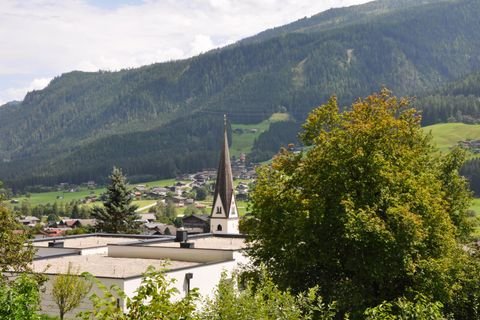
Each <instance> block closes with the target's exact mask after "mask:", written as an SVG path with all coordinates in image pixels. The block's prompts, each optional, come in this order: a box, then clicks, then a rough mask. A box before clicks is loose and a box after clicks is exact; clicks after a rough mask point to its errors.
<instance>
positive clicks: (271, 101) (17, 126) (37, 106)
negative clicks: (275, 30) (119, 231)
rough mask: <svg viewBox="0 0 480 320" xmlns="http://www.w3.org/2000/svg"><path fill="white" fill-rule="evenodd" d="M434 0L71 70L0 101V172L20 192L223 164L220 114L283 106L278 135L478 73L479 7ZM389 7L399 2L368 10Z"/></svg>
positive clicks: (461, 0) (265, 113)
mask: <svg viewBox="0 0 480 320" xmlns="http://www.w3.org/2000/svg"><path fill="white" fill-rule="evenodd" d="M426 2H427V3H426V4H422V5H415V6H408V4H412V3H414V2H413V1H405V2H404V3H405V6H404V7H402V8H401V9H395V10H393V9H392V10H391V11H389V12H388V13H386V14H381V15H374V16H370V18H369V19H368V20H369V21H367V22H364V21H360V20H359V21H360V22H359V23H358V24H354V25H341V26H340V27H335V28H332V29H328V30H325V31H317V32H291V33H286V34H281V35H278V36H275V37H272V38H269V39H266V40H262V41H258V42H255V41H253V42H252V41H250V42H248V41H247V42H246V43H242V41H240V42H239V43H237V44H235V45H232V46H228V47H226V48H223V49H217V50H213V51H211V52H208V53H205V54H202V55H200V56H197V57H193V58H190V59H186V60H179V61H173V62H166V63H160V64H153V65H149V66H144V67H141V68H137V69H131V70H121V71H118V72H96V73H84V72H79V71H75V72H70V73H67V74H64V75H62V76H60V77H57V78H55V79H54V80H52V82H51V83H50V84H49V86H48V87H47V88H45V89H44V90H40V91H35V92H32V93H29V94H28V95H27V96H26V98H25V100H24V101H23V102H22V104H21V105H18V106H15V107H9V106H7V107H6V108H0V159H4V160H5V161H4V162H3V163H1V164H0V179H3V180H6V181H7V182H8V183H9V184H10V185H14V186H18V187H22V186H24V185H27V184H36V183H49V184H52V183H56V182H59V181H62V180H67V181H72V182H79V181H86V180H89V179H91V178H92V177H93V178H98V176H102V175H105V176H106V174H107V173H108V172H109V171H110V169H111V166H112V165H114V164H116V165H120V166H122V167H123V168H124V169H125V170H126V171H127V172H129V175H130V176H132V175H145V174H148V175H152V176H154V178H163V177H165V175H166V174H167V173H168V172H170V175H172V174H174V173H176V172H180V171H190V170H195V169H197V168H199V167H200V166H202V165H204V166H208V167H211V166H215V163H216V153H217V152H216V151H217V149H218V146H219V143H220V141H219V136H220V135H219V136H218V137H217V136H216V133H217V131H218V128H221V126H222V123H223V122H222V120H221V117H222V115H223V113H226V114H228V115H229V119H230V121H232V122H233V123H257V122H260V121H262V120H264V119H267V118H268V117H269V116H270V115H271V114H272V113H274V112H276V111H278V110H285V111H287V112H288V113H289V114H291V115H292V117H293V119H294V120H293V121H290V122H289V123H286V124H282V126H290V127H288V128H285V127H284V128H282V129H280V128H272V130H274V131H275V130H279V131H277V132H278V133H279V132H280V130H283V131H289V132H290V131H291V132H294V131H293V130H291V128H293V127H295V128H298V127H299V123H300V122H302V121H303V119H304V118H305V116H306V115H307V114H308V112H309V111H310V110H311V109H312V108H313V107H315V106H317V105H319V104H321V103H323V102H325V101H326V99H328V97H329V96H331V95H332V94H337V95H338V96H339V98H340V101H341V104H342V105H349V104H350V103H351V102H352V101H353V100H354V99H356V98H357V97H361V96H366V95H368V94H370V93H371V92H373V91H378V90H379V89H380V87H381V86H383V85H386V86H388V87H389V88H391V89H393V90H394V92H395V93H396V94H398V95H416V94H417V93H418V92H424V91H428V90H434V89H435V88H437V87H439V86H441V85H443V84H444V83H446V82H448V81H452V80H455V79H457V78H459V77H462V76H464V75H466V74H468V73H469V72H472V71H480V58H478V57H479V56H480V32H478V31H480V24H479V21H478V19H477V16H478V14H480V4H478V3H476V2H475V1H468V0H455V1H442V2H440V3H437V2H435V3H431V1H426ZM385 3H386V4H388V3H390V4H391V3H395V2H393V1H380V2H373V4H372V3H368V4H366V5H364V6H367V7H363V8H367V9H365V10H366V11H368V10H369V9H368V8H369V7H368V6H373V7H375V5H379V4H380V5H382V4H385ZM358 8H362V6H359V7H357V9H356V10H358ZM347 9H348V8H347ZM349 10H350V11H348V10H347V12H352V10H353V9H349ZM333 12H334V13H335V14H341V13H342V12H345V10H343V11H342V10H339V9H334V11H333ZM338 12H340V13H338ZM327 14H330V15H332V12H330V13H327ZM320 15H321V14H320ZM324 15H325V13H324ZM346 17H348V15H346ZM345 19H346V18H345ZM445 22H449V23H448V24H447V25H446V24H445ZM320 29H321V28H320ZM452 44H453V45H452ZM272 132H273V131H272ZM272 132H268V133H266V135H265V136H267V135H268V134H270V136H273V134H272ZM173 133H174V134H173ZM168 139H171V141H167V140H168ZM284 139H288V140H293V139H295V137H290V139H289V138H288V137H284ZM260 140H262V139H259V141H260ZM267 140H268V139H267ZM270 140H271V139H270ZM262 141H263V142H262V143H264V142H265V139H263V140H262ZM267 142H268V141H267ZM288 142H291V141H283V142H280V144H281V143H288ZM278 147H279V142H278V141H276V142H275V143H273V142H272V143H270V144H269V143H266V145H265V144H262V147H260V146H259V145H258V143H257V146H256V147H255V146H254V152H255V150H256V151H257V152H258V151H260V149H263V150H265V149H268V153H264V154H263V155H262V157H266V156H268V154H270V155H271V154H272V153H274V152H275V150H278ZM182 154H184V155H185V156H184V157H182V156H181V155H182ZM257 158H258V157H257ZM260 158H261V157H260ZM158 159H160V160H158ZM195 159H197V160H198V159H200V160H198V162H197V163H195V161H194V160H195ZM258 160H261V159H258ZM97 180H98V179H97Z"/></svg>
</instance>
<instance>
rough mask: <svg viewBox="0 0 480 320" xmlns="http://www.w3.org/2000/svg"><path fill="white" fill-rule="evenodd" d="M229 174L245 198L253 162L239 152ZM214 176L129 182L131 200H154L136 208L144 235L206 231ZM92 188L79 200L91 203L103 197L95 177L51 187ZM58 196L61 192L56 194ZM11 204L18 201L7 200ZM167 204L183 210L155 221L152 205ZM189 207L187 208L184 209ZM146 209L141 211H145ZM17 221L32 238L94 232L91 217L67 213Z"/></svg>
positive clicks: (237, 194) (252, 176)
mask: <svg viewBox="0 0 480 320" xmlns="http://www.w3.org/2000/svg"><path fill="white" fill-rule="evenodd" d="M231 168H232V175H233V179H234V180H241V181H240V182H239V183H236V186H235V197H236V199H237V201H248V196H249V189H250V184H251V183H252V182H253V181H254V179H255V177H256V172H255V165H247V164H246V163H245V155H244V154H242V155H240V157H238V158H237V159H235V160H232V162H231ZM216 179H217V170H216V169H205V170H203V171H199V172H195V173H189V174H182V175H178V176H177V177H176V178H175V181H176V182H175V183H174V184H172V185H167V186H159V185H148V184H136V185H133V188H132V190H131V195H132V197H134V199H135V200H156V202H155V203H153V204H151V205H148V206H147V207H148V208H147V207H143V208H139V209H142V210H141V211H142V212H141V213H140V212H139V217H140V222H141V223H142V226H143V228H142V229H143V234H144V235H175V233H176V231H177V229H178V228H179V227H182V228H184V229H185V230H187V231H188V233H189V234H200V233H208V232H210V224H209V215H210V207H211V203H210V202H211V201H203V200H206V197H208V196H210V195H213V192H214V190H215V181H216ZM85 187H86V188H88V189H91V190H92V193H91V194H89V195H87V196H85V197H84V198H82V199H81V200H80V202H81V203H82V204H85V205H86V204H92V203H97V202H99V201H103V200H104V195H103V194H95V193H94V192H93V189H95V188H98V185H97V184H96V183H95V181H88V182H87V183H84V184H82V185H81V186H79V185H72V184H69V183H60V184H58V185H57V186H56V187H55V190H56V191H62V192H64V193H65V192H77V191H79V190H81V189H82V188H83V189H84V188H85ZM199 190H203V191H202V192H205V197H200V198H199V197H195V195H198V194H199ZM57 199H59V200H60V199H62V196H61V195H59V196H57ZM11 203H12V204H16V203H18V201H17V200H11ZM167 204H168V205H170V206H173V207H174V208H177V209H179V210H182V209H184V210H182V211H183V212H185V214H179V215H178V219H177V223H176V224H173V223H165V222H163V221H162V222H159V221H158V215H157V214H156V213H155V208H156V207H157V206H159V205H163V206H166V205H167ZM186 208H189V209H191V210H185V209H186ZM146 210H148V212H146V213H145V211H146ZM18 221H19V222H20V223H21V224H22V225H24V226H25V227H26V228H36V231H37V235H36V238H45V237H58V236H64V235H69V234H79V233H83V232H84V231H86V232H96V230H95V219H80V218H71V217H60V220H58V221H47V222H45V221H43V220H42V219H41V218H39V217H36V216H19V217H18Z"/></svg>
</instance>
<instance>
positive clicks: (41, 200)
mask: <svg viewBox="0 0 480 320" xmlns="http://www.w3.org/2000/svg"><path fill="white" fill-rule="evenodd" d="M175 182H176V180H175V179H165V180H156V181H150V182H141V183H135V184H131V185H132V186H133V185H138V184H143V185H147V186H149V187H157V186H158V187H165V186H171V185H173V184H174V183H175ZM104 192H105V188H97V189H87V188H84V189H81V190H79V191H76V192H68V191H52V192H42V193H32V194H30V196H29V197H25V196H24V197H20V198H14V200H17V201H19V202H20V203H21V202H22V201H28V202H29V203H30V205H31V206H36V205H39V204H47V203H51V204H53V203H55V202H57V203H68V202H71V201H72V200H81V199H83V198H85V197H86V196H88V195H97V196H99V195H101V194H102V193H104ZM141 201H144V200H141ZM145 201H149V200H145ZM139 203H140V204H139ZM139 203H137V202H135V204H137V205H138V206H140V207H143V206H145V205H148V204H143V203H141V202H139ZM95 204H100V202H95V203H93V204H89V205H95Z"/></svg>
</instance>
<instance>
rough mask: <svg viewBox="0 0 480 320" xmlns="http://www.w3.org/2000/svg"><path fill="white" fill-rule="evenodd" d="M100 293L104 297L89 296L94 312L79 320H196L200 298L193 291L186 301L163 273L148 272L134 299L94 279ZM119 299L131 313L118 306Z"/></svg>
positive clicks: (84, 315)
mask: <svg viewBox="0 0 480 320" xmlns="http://www.w3.org/2000/svg"><path fill="white" fill-rule="evenodd" d="M91 281H92V282H93V283H95V284H96V285H97V286H98V288H99V289H100V290H101V292H102V293H101V295H98V294H96V293H94V294H92V295H91V296H90V301H91V302H92V304H93V309H92V310H90V311H86V312H82V313H80V314H79V315H78V318H80V319H85V320H91V319H98V320H130V319H131V320H137V319H144V320H157V319H165V320H169V319H171V320H178V319H184V320H188V319H195V317H194V310H195V301H196V300H197V299H198V294H197V292H196V291H195V290H192V291H191V292H190V294H188V295H187V296H186V297H183V298H179V297H178V294H179V292H178V290H177V289H175V288H174V287H173V280H171V279H169V278H167V276H166V275H165V273H164V272H163V271H162V270H155V269H154V268H153V267H150V268H148V270H147V271H146V272H145V274H144V276H143V278H142V283H141V286H140V287H139V288H138V290H137V291H136V292H135V295H134V296H133V297H131V298H129V297H127V296H126V295H125V292H123V291H122V290H121V289H120V288H118V287H117V286H112V287H110V288H108V287H106V286H105V285H104V284H103V283H102V282H101V281H99V280H97V279H96V278H94V277H91ZM118 299H122V301H124V302H125V306H126V308H127V309H128V310H129V312H128V313H124V312H123V311H122V310H121V309H120V308H119V305H118V301H119V300H118Z"/></svg>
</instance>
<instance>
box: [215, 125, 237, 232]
mask: <svg viewBox="0 0 480 320" xmlns="http://www.w3.org/2000/svg"><path fill="white" fill-rule="evenodd" d="M210 232H212V233H216V234H239V233H240V231H239V230H238V209H237V203H236V201H235V192H234V190H233V175H232V166H231V163H230V152H229V150H228V137H227V117H226V115H225V116H224V128H223V145H222V150H221V152H220V162H219V164H218V170H217V182H216V184H215V195H214V197H213V207H212V213H211V214H210Z"/></svg>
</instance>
